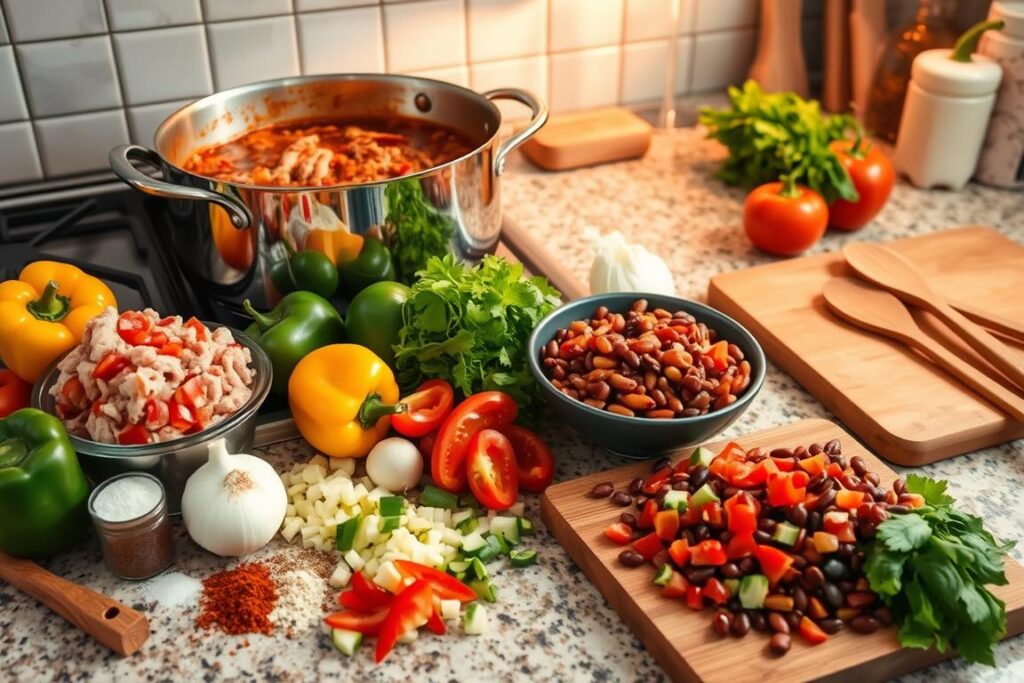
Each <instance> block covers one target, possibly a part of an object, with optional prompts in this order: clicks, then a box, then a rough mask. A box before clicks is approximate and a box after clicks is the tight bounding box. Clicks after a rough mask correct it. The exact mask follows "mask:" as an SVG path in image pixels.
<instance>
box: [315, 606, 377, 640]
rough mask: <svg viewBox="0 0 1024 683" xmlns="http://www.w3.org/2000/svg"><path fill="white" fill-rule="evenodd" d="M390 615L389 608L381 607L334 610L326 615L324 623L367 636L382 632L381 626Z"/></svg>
mask: <svg viewBox="0 0 1024 683" xmlns="http://www.w3.org/2000/svg"><path fill="white" fill-rule="evenodd" d="M387 615H388V610H386V609H384V608H380V609H377V610H374V611H372V612H360V611H356V610H346V611H344V612H334V613H333V614H328V615H327V616H326V617H324V623H326V624H327V625H328V626H330V627H331V628H340V629H344V630H346V631H357V632H359V633H362V634H363V635H367V636H375V635H377V634H378V633H380V627H381V625H382V624H383V623H384V619H385V618H386V617H387Z"/></svg>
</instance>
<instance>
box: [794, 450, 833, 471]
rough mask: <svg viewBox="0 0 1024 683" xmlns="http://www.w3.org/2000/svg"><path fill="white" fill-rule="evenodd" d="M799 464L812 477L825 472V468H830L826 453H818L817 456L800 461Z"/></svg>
mask: <svg viewBox="0 0 1024 683" xmlns="http://www.w3.org/2000/svg"><path fill="white" fill-rule="evenodd" d="M797 464H798V465H799V466H800V468H801V469H802V470H803V471H804V472H806V473H807V474H809V475H811V476H812V477H816V476H818V475H819V474H821V473H822V472H824V471H825V468H826V467H827V466H828V458H826V457H825V454H824V453H818V454H817V455H812V456H811V457H809V458H804V459H803V460H800V461H799V462H797Z"/></svg>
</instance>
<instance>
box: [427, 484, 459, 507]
mask: <svg viewBox="0 0 1024 683" xmlns="http://www.w3.org/2000/svg"><path fill="white" fill-rule="evenodd" d="M420 505H425V506H427V507H432V508H445V509H447V510H454V509H455V508H457V507H459V497H458V496H456V495H455V494H454V493H449V492H448V491H444V490H442V489H439V488H437V487H436V486H431V485H430V484H427V485H426V486H424V487H423V494H422V495H421V496H420ZM463 507H466V506H463Z"/></svg>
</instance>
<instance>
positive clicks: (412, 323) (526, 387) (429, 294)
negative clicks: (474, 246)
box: [395, 254, 560, 418]
mask: <svg viewBox="0 0 1024 683" xmlns="http://www.w3.org/2000/svg"><path fill="white" fill-rule="evenodd" d="M416 275H417V278H418V279H417V280H416V282H415V284H413V286H412V293H411V294H410V295H409V298H408V299H406V301H405V304H404V305H403V307H402V321H403V324H402V329H401V331H400V333H399V342H398V345H397V346H396V347H395V366H396V368H397V370H398V381H399V384H401V385H402V387H403V389H414V388H415V387H416V386H417V385H419V383H420V382H421V381H423V380H424V379H425V378H431V379H433V378H441V379H445V380H448V381H449V382H451V384H452V386H453V387H455V389H456V390H457V391H461V392H462V393H463V394H464V395H466V396H469V395H470V394H473V393H476V392H478V391H485V390H491V389H497V390H500V391H504V392H506V393H508V394H510V395H511V396H512V397H513V398H514V399H515V400H516V402H518V404H519V408H520V412H521V413H522V414H524V415H525V416H526V417H527V418H531V417H536V415H537V414H538V409H539V407H540V405H541V402H542V399H541V397H540V393H539V389H538V387H537V385H536V382H535V381H534V379H533V376H532V375H531V374H530V369H529V364H528V361H527V353H528V350H527V348H526V347H527V340H528V339H529V337H530V333H531V332H533V328H534V327H536V325H537V323H538V322H540V319H541V318H543V317H544V316H545V315H547V314H548V313H550V312H551V311H552V310H553V309H554V308H555V306H557V305H558V303H559V296H560V295H559V293H558V291H557V290H556V289H555V288H554V287H552V286H551V285H550V284H549V283H548V281H547V280H546V279H545V278H543V277H531V278H524V277H523V266H522V264H519V263H511V262H510V261H508V260H506V259H504V258H501V257H500V256H485V257H484V259H483V261H481V262H480V263H479V264H478V265H477V266H475V267H473V268H468V267H466V266H464V265H463V264H461V263H459V262H457V261H456V260H455V258H454V257H453V256H452V255H451V254H447V255H445V256H444V257H442V258H437V257H433V258H431V259H430V260H429V261H428V262H427V266H426V268H424V269H423V270H421V271H419V272H418V273H417V274H416Z"/></svg>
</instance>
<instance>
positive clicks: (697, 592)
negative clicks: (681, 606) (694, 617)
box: [686, 583, 704, 610]
mask: <svg viewBox="0 0 1024 683" xmlns="http://www.w3.org/2000/svg"><path fill="white" fill-rule="evenodd" d="M701 593H702V591H701V589H700V586H695V585H694V584H692V583H691V584H690V585H689V586H687V587H686V606H687V607H689V608H690V609H694V610H702V609H704V599H703V598H702V597H701Z"/></svg>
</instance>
